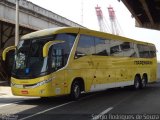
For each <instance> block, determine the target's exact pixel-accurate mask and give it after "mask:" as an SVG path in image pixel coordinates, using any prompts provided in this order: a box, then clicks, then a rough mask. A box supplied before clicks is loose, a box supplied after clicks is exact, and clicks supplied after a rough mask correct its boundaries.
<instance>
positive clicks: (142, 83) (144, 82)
mask: <svg viewBox="0 0 160 120" xmlns="http://www.w3.org/2000/svg"><path fill="white" fill-rule="evenodd" d="M146 86H147V77H146V76H143V78H142V82H141V88H145V87H146Z"/></svg>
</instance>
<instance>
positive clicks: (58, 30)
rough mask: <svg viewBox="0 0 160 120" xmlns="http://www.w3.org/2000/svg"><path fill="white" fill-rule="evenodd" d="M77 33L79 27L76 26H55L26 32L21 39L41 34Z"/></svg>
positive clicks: (40, 35)
mask: <svg viewBox="0 0 160 120" xmlns="http://www.w3.org/2000/svg"><path fill="white" fill-rule="evenodd" d="M65 32H68V33H78V32H79V28H78V27H56V28H48V29H44V30H39V31H35V32H31V33H29V34H26V35H24V36H22V37H21V39H22V40H24V39H31V38H37V37H42V36H49V35H52V34H56V33H65Z"/></svg>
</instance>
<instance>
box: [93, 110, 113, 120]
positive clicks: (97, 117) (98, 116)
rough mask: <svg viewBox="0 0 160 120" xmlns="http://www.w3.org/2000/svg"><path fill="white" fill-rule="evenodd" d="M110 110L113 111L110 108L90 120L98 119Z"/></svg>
mask: <svg viewBox="0 0 160 120" xmlns="http://www.w3.org/2000/svg"><path fill="white" fill-rule="evenodd" d="M112 109H113V107H110V108H108V109H106V110H104V111H103V112H101V113H100V114H99V115H97V116H95V117H93V118H92V120H97V119H100V118H101V117H102V116H103V115H104V114H106V113H108V112H109V111H111V110H112Z"/></svg>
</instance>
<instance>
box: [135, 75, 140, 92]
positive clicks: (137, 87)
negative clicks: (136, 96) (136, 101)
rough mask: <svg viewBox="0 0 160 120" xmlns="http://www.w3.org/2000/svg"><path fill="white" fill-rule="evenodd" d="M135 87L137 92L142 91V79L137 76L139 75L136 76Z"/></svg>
mask: <svg viewBox="0 0 160 120" xmlns="http://www.w3.org/2000/svg"><path fill="white" fill-rule="evenodd" d="M133 87H134V89H135V90H138V89H140V87H141V79H140V76H137V75H136V76H135V79H134V85H133Z"/></svg>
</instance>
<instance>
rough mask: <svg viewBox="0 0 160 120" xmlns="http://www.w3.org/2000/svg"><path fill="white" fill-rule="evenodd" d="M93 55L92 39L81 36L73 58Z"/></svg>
mask: <svg viewBox="0 0 160 120" xmlns="http://www.w3.org/2000/svg"><path fill="white" fill-rule="evenodd" d="M93 54H95V47H94V37H92V36H87V35H81V36H80V39H79V42H78V46H77V50H76V53H75V58H80V57H83V56H86V55H93Z"/></svg>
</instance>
